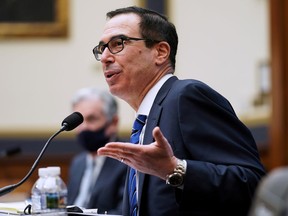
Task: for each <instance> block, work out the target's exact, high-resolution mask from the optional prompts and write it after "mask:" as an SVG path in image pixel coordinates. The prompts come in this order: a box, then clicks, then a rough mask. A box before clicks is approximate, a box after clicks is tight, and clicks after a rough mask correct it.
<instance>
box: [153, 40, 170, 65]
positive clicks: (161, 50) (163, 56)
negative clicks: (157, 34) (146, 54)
mask: <svg viewBox="0 0 288 216" xmlns="http://www.w3.org/2000/svg"><path fill="white" fill-rule="evenodd" d="M155 49H156V64H157V65H161V64H163V62H165V61H166V60H167V59H168V58H169V55H170V46H169V44H168V43H167V42H166V41H161V42H159V43H157V44H156V45H155Z"/></svg>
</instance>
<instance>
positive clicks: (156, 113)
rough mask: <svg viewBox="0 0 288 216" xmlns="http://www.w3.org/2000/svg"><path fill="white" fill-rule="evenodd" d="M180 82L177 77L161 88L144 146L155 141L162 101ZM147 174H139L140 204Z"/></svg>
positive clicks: (149, 118)
mask: <svg viewBox="0 0 288 216" xmlns="http://www.w3.org/2000/svg"><path fill="white" fill-rule="evenodd" d="M176 80H178V78H177V77H176V76H173V77H171V78H169V79H168V80H167V81H166V82H165V83H164V85H163V86H162V87H161V88H160V90H159V92H158V94H157V96H156V98H155V100H154V103H153V106H152V107H151V110H150V113H149V115H148V120H147V124H146V128H145V134H144V139H143V144H144V145H145V144H150V143H152V142H153V141H154V139H153V136H152V131H153V129H154V128H155V127H156V126H157V125H158V122H159V117H160V116H161V112H162V105H161V103H162V101H163V100H164V99H165V97H166V96H167V94H168V92H169V91H170V89H171V87H172V85H173V83H174V82H175V81H176ZM144 178H145V174H143V173H140V172H139V185H138V199H139V201H138V203H141V197H142V196H141V195H142V191H143V183H144Z"/></svg>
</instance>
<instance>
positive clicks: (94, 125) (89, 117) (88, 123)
mask: <svg viewBox="0 0 288 216" xmlns="http://www.w3.org/2000/svg"><path fill="white" fill-rule="evenodd" d="M73 110H74V111H78V112H80V113H81V114H82V115H83V118H84V121H83V123H82V124H81V125H79V126H78V127H77V128H76V131H77V133H80V132H81V131H83V130H91V131H96V130H99V129H100V128H102V127H103V126H104V125H105V124H106V123H107V119H106V116H105V115H104V113H103V102H102V101H101V100H98V99H87V100H83V101H81V102H79V103H77V104H76V105H75V106H74V107H73Z"/></svg>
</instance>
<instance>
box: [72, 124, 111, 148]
mask: <svg viewBox="0 0 288 216" xmlns="http://www.w3.org/2000/svg"><path fill="white" fill-rule="evenodd" d="M105 129H106V127H103V128H101V129H100V130H97V131H90V130H85V131H82V132H80V133H79V134H78V136H77V140H78V142H79V143H80V144H81V146H82V147H84V149H85V150H87V151H89V152H95V151H97V150H98V149H99V148H101V147H103V146H104V145H105V144H106V143H107V142H108V141H109V137H107V136H106V135H105Z"/></svg>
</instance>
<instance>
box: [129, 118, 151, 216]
mask: <svg viewBox="0 0 288 216" xmlns="http://www.w3.org/2000/svg"><path fill="white" fill-rule="evenodd" d="M146 118H147V116H145V115H138V116H137V118H136V119H135V121H134V124H133V128H132V133H131V137H130V141H131V143H134V144H138V143H139V136H140V134H141V131H142V128H143V126H144V125H145V122H146ZM128 184H129V185H128V190H129V191H128V192H129V201H130V216H137V211H138V204H137V193H136V192H137V191H136V171H135V169H133V168H130V173H129V182H128Z"/></svg>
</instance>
